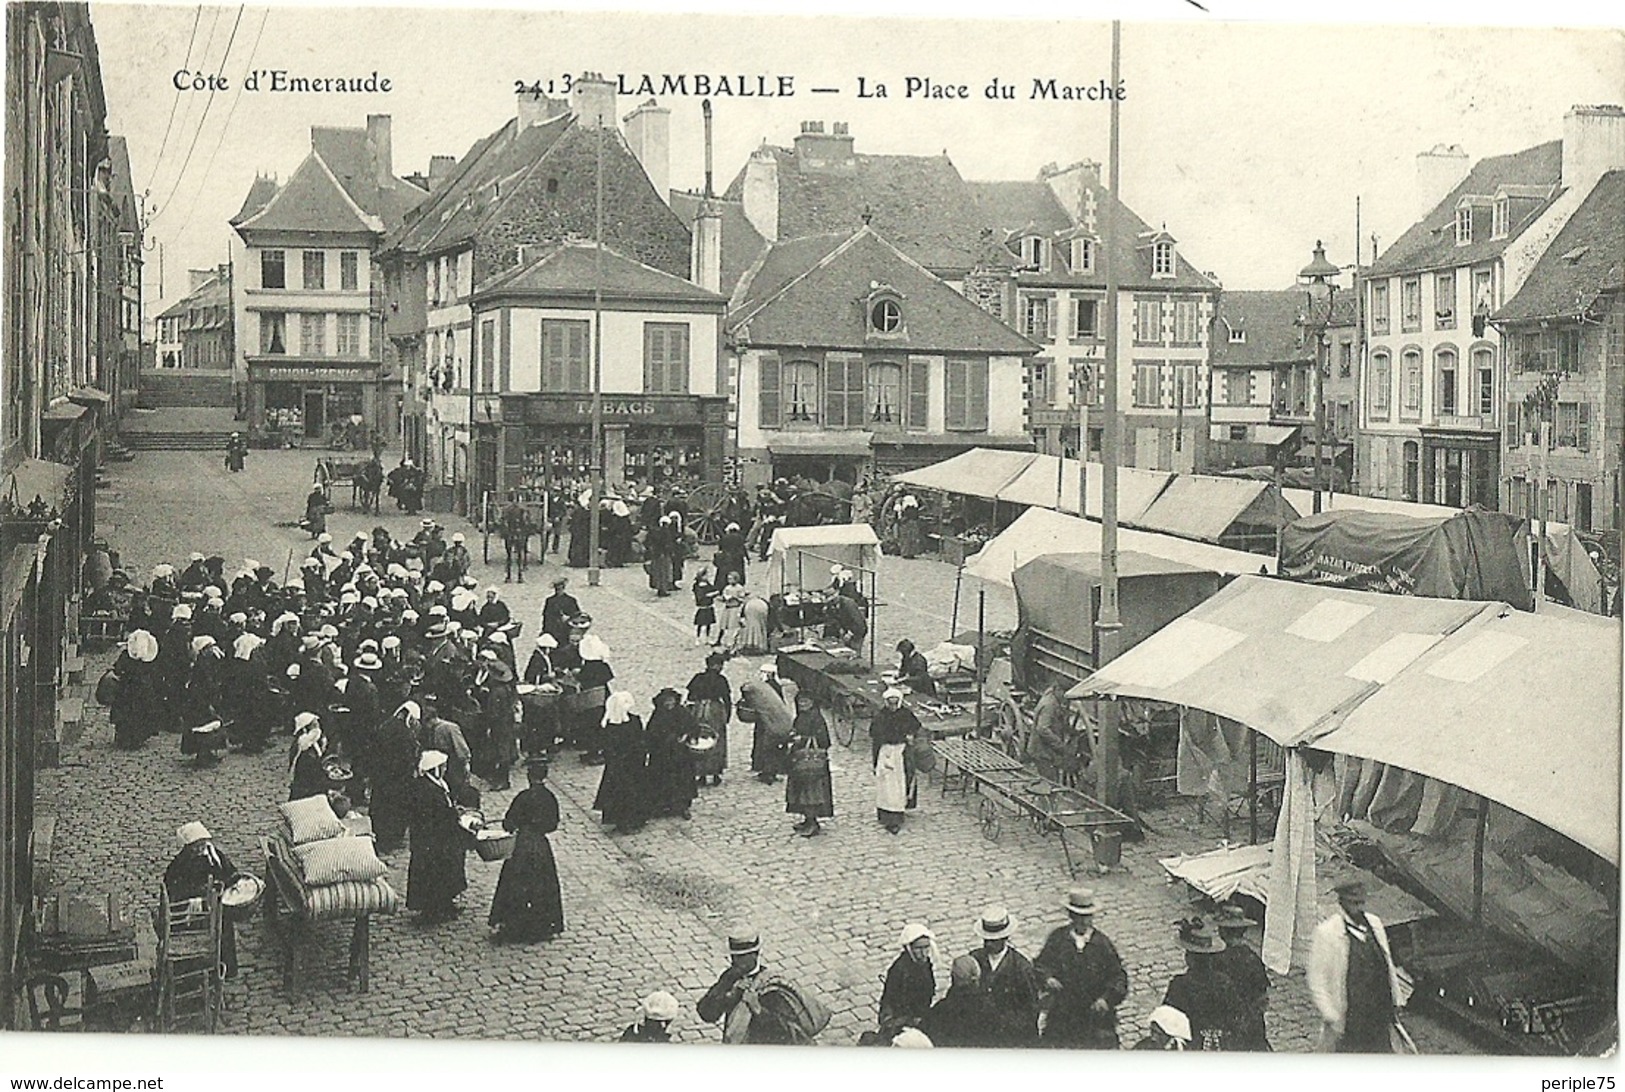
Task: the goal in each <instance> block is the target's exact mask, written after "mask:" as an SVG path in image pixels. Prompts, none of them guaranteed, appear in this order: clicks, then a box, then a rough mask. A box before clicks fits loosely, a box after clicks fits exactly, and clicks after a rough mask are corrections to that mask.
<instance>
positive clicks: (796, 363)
mask: <svg viewBox="0 0 1625 1092" xmlns="http://www.w3.org/2000/svg"><path fill="white" fill-rule="evenodd" d="M819 371H820V369H819V366H818V364H817V363H815V362H814V361H811V360H792V361H790V362H789V363H787V364H785V365H784V419H785V421H787V422H797V423H801V424H817V423H818V406H819V401H818V399H819V394H818V375H819Z"/></svg>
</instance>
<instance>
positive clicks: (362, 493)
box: [355, 459, 384, 515]
mask: <svg viewBox="0 0 1625 1092" xmlns="http://www.w3.org/2000/svg"><path fill="white" fill-rule="evenodd" d="M383 487H384V467H383V464H382V463H380V462H379V461H378V460H377V459H373V460H371V461H370V462H367V463H365V464H363V465H362V467H361V469H360V470H359V471H357V472H356V477H355V489H356V498H357V500H358V501H359V502H360V504H361V510H362V511H363V512H371V513H372V514H373V515H378V514H379V511H378V494H379V492H380V491H381V490H382V489H383Z"/></svg>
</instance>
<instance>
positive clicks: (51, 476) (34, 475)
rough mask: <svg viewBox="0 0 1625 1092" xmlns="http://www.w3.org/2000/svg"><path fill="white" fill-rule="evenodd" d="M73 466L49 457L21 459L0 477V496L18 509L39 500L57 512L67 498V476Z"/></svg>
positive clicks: (48, 508) (47, 508)
mask: <svg viewBox="0 0 1625 1092" xmlns="http://www.w3.org/2000/svg"><path fill="white" fill-rule="evenodd" d="M72 474H73V467H71V466H64V465H63V464H62V463H54V462H51V461H50V460H49V459H23V460H22V461H20V462H19V463H18V464H17V465H16V466H14V467H12V468H11V472H10V473H9V474H7V475H6V476H5V477H4V478H3V479H0V496H4V497H7V498H8V499H10V500H11V502H12V503H13V504H15V505H16V506H17V507H18V508H19V509H26V508H29V507H31V506H33V505H34V504H35V502H36V501H37V502H39V503H40V504H41V505H43V507H44V508H45V509H46V510H48V511H51V512H56V511H58V510H59V509H60V508H61V507H62V504H63V502H64V500H65V499H66V497H67V487H68V478H69V476H70V475H72Z"/></svg>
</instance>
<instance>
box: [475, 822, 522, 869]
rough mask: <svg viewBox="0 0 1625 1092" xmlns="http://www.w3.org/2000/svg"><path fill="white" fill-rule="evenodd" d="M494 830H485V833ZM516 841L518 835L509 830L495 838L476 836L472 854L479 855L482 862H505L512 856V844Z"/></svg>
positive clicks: (491, 828) (492, 828) (490, 828)
mask: <svg viewBox="0 0 1625 1092" xmlns="http://www.w3.org/2000/svg"><path fill="white" fill-rule="evenodd" d="M495 829H496V828H495V827H487V828H486V830H487V831H491V830H495ZM517 839H518V835H516V834H515V833H514V832H513V831H511V830H508V831H503V832H502V833H501V834H500V835H498V836H497V837H485V838H481V837H478V836H476V837H475V839H474V852H475V853H477V854H479V857H480V860H482V861H506V860H507V859H508V858H509V856H511V855H512V854H513V844H514V842H515V841H516V840H517Z"/></svg>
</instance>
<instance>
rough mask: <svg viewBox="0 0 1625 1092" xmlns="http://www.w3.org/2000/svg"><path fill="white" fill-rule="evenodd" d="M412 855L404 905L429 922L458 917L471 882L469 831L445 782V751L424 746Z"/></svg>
mask: <svg viewBox="0 0 1625 1092" xmlns="http://www.w3.org/2000/svg"><path fill="white" fill-rule="evenodd" d="M411 803H412V859H411V861H410V862H409V863H408V864H407V868H406V908H407V909H408V910H416V911H417V912H418V920H419V921H420V922H422V923H423V924H425V925H433V924H436V923H438V922H442V921H446V920H449V919H450V918H453V917H456V916H457V914H458V912H459V911H460V909H461V908H460V907H458V906H457V903H456V900H457V896H458V895H461V894H462V893H463V892H464V890H466V889H467V888H468V877H467V875H466V874H465V873H464V870H463V856H464V854H465V853H466V852H467V851H468V832H467V831H466V830H464V829H463V826H462V824H461V823H459V822H458V821H457V820H458V812H457V805H456V804H455V803H454V802H453V801H452V798H451V786H449V785H447V784H446V755H445V753H444V752H443V751H424V752H423V754H422V755H421V756H419V758H418V776H417V777H416V778H414V779H413V782H412V798H411Z"/></svg>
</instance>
